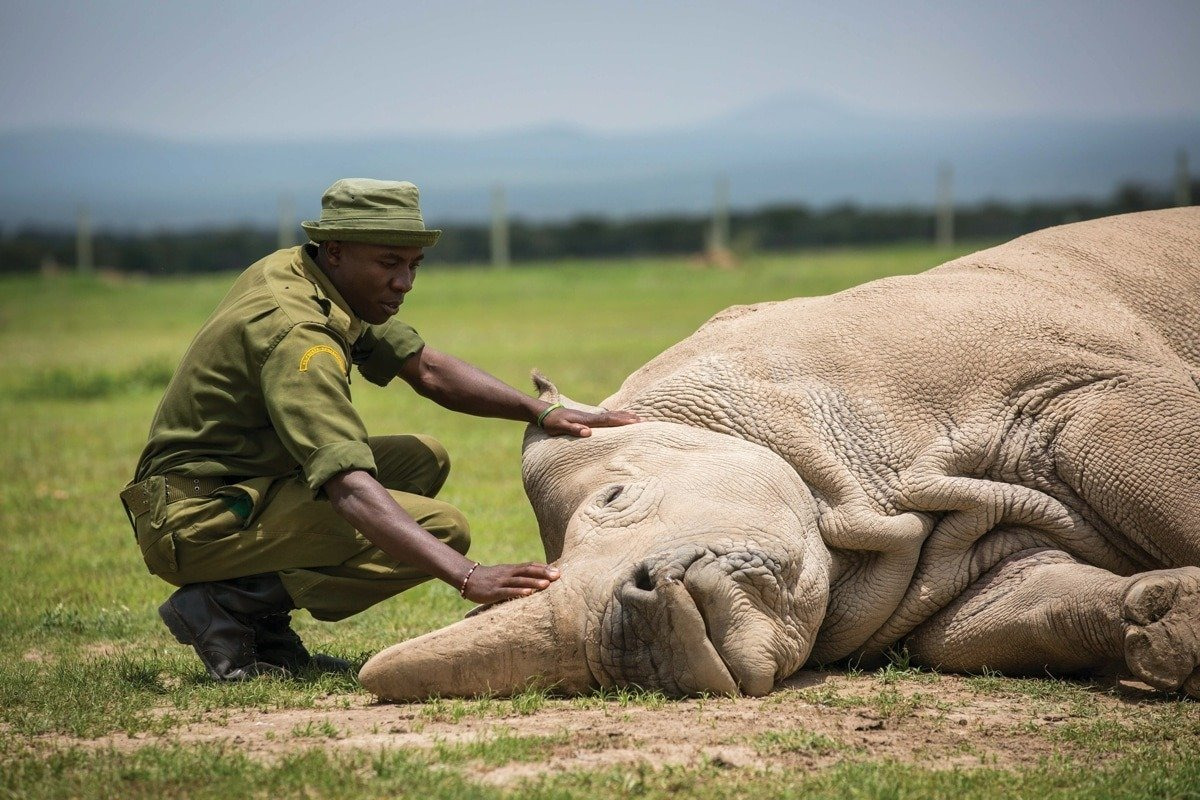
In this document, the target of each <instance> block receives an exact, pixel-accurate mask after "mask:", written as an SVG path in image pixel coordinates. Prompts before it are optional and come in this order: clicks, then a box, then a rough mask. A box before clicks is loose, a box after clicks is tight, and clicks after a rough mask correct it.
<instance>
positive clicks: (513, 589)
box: [323, 470, 559, 603]
mask: <svg viewBox="0 0 1200 800" xmlns="http://www.w3.org/2000/svg"><path fill="white" fill-rule="evenodd" d="M323 488H324V490H325V495H326V497H328V498H329V502H330V503H332V504H333V508H334V510H335V511H337V513H338V514H340V515H341V516H342V517H343V518H344V519H345V520H346V521H347V522H349V523H350V524H351V525H353V526H354V527H355V529H356V530H358V531H359V532H360V533H362V535H363V536H365V537H366V538H367V540H368V541H370V542H371V544H373V545H375V546H376V547H378V548H379V549H380V550H382V551H383V552H385V553H387V554H388V555H389V556H391V557H392V558H394V559H396V560H397V561H401V562H403V563H405V564H408V565H410V566H413V567H416V568H417V569H419V570H421V571H422V572H426V573H428V574H429V575H432V576H433V577H435V578H438V579H440V580H443V581H445V582H446V583H448V584H450V585H451V586H453V587H454V588H455V589H456V590H457V589H461V588H462V587H463V580H464V579H465V578H466V576H467V574H468V573H470V576H471V577H470V580H468V581H467V584H466V593H465V597H466V598H467V599H468V600H473V601H474V602H476V603H495V602H498V601H501V600H512V599H513V598H516V597H524V596H526V595H530V594H533V593H534V592H536V591H540V590H542V589H545V588H546V587H547V586H549V585H550V582H551V581H554V580H557V579H558V575H559V573H558V570H556V569H554V568H553V567H548V566H546V565H545V564H534V563H528V564H498V565H496V566H494V567H487V566H483V565H482V564H480V565H479V566H478V567H475V570H474V572H471V569H472V567H473V566H474V564H475V562H474V561H471V560H470V559H468V558H466V557H465V556H463V555H461V554H460V553H459V552H458V551H457V550H455V549H454V548H452V547H450V546H449V545H447V544H445V543H444V542H442V541H441V540H439V539H437V538H436V537H434V536H431V535H430V534H429V532H428V531H426V530H424V529H423V528H422V527H421V526H420V525H418V524H417V521H416V520H414V519H413V518H412V517H411V516H409V514H408V512H407V511H405V510H404V509H403V508H402V507H401V506H400V504H399V503H397V502H396V501H395V499H394V498H393V497H392V496H391V495H390V494H389V493H388V491H387V489H385V488H384V487H383V485H382V484H380V483H379V481H377V480H375V478H373V477H372V476H371V473H369V472H366V471H364V470H349V471H347V472H342V473H339V474H337V475H334V476H333V477H332V478H330V479H329V480H328V481H326V482H325V485H324V487H323Z"/></svg>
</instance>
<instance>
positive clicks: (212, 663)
mask: <svg viewBox="0 0 1200 800" xmlns="http://www.w3.org/2000/svg"><path fill="white" fill-rule="evenodd" d="M293 607H294V606H293V604H292V598H291V597H289V596H288V593H287V590H285V589H284V588H283V584H282V583H281V582H280V580H279V576H278V575H275V574H273V573H272V574H267V575H251V576H249V577H245V578H236V579H234V580H229V581H217V582H213V583H192V584H188V585H187V586H184V587H183V588H181V589H179V590H178V591H177V592H175V594H173V595H171V596H170V597H169V598H168V599H167V601H166V602H165V603H163V604H162V605H161V606H159V608H158V614H159V616H160V617H162V620H163V622H165V623H166V625H167V628H168V629H169V630H170V631H171V633H172V634H174V636H175V638H176V640H178V641H179V642H180V643H181V644H188V645H191V646H192V647H193V648H195V650H196V655H198V656H200V660H201V661H202V662H203V663H204V666H205V668H206V669H207V670H208V674H209V675H211V676H212V677H213V678H215V679H217V680H221V681H240V680H246V679H247V678H253V677H255V676H257V675H264V674H276V675H283V674H286V671H285V670H284V669H282V668H281V667H280V665H277V664H273V663H271V662H268V661H266V660H265V659H263V658H262V657H261V656H260V655H259V653H258V647H257V643H256V641H255V628H254V624H253V620H254V619H256V618H259V617H262V616H265V615H267V614H272V613H278V612H280V611H284V612H285V613H286V610H287V609H290V608H293Z"/></svg>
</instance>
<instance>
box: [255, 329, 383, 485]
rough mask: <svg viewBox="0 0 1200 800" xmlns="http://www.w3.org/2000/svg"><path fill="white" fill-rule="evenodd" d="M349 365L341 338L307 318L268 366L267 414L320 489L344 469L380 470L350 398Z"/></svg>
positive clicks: (265, 385)
mask: <svg viewBox="0 0 1200 800" xmlns="http://www.w3.org/2000/svg"><path fill="white" fill-rule="evenodd" d="M349 366H350V365H349V364H348V363H347V361H346V352H345V349H344V345H343V344H342V341H341V339H340V338H338V337H337V336H335V335H334V334H333V332H332V331H330V330H329V329H328V328H326V327H324V326H322V325H319V324H315V323H302V324H300V325H297V326H296V327H294V328H292V330H291V331H289V332H288V334H287V335H286V336H284V337H283V339H282V340H281V341H280V342H279V344H277V345H276V346H275V349H274V350H273V351H272V352H271V354H270V355H269V356H268V357H267V361H266V363H265V364H264V365H263V368H262V392H263V398H264V401H265V403H266V407H267V416H268V417H269V418H270V420H271V424H272V425H273V426H274V428H275V432H276V433H277V434H278V435H279V438H280V440H281V441H282V442H283V446H284V447H285V448H287V451H288V452H289V453H291V455H292V457H293V458H295V459H296V461H297V462H298V463H299V464H300V469H301V471H302V472H303V474H304V480H305V482H306V483H307V484H308V486H309V487H310V488H311V489H312V490H313V491H314V492H317V491H319V490H320V488H321V487H322V486H324V485H325V482H326V481H327V480H329V479H330V478H332V477H333V476H334V475H337V474H338V473H339V472H345V471H347V470H352V469H362V470H366V471H367V472H370V473H371V474H372V475H374V474H376V469H375V457H374V455H373V454H372V453H371V447H370V445H369V444H367V429H366V427H365V426H364V425H363V422H362V418H361V417H359V416H358V412H357V411H356V410H355V408H354V406H353V405H351V403H350V376H349Z"/></svg>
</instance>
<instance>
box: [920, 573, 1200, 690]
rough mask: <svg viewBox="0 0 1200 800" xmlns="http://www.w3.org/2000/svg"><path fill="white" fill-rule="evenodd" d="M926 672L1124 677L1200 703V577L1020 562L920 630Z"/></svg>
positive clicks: (990, 577) (983, 580)
mask: <svg viewBox="0 0 1200 800" xmlns="http://www.w3.org/2000/svg"><path fill="white" fill-rule="evenodd" d="M905 644H906V646H907V647H908V649H909V652H910V653H911V654H912V656H913V658H914V659H915V660H916V661H917V662H918V663H920V664H923V665H926V666H930V667H936V668H939V669H945V670H955V671H962V672H977V671H980V670H983V669H985V668H987V669H994V670H998V671H1000V672H1003V673H1006V674H1010V675H1019V674H1045V673H1050V674H1070V673H1074V672H1081V671H1085V670H1092V669H1099V668H1107V667H1113V666H1116V667H1124V668H1126V669H1128V670H1129V671H1130V672H1131V673H1133V675H1134V676H1136V677H1137V678H1138V679H1139V680H1142V681H1145V682H1146V683H1148V684H1150V685H1151V686H1154V687H1155V688H1157V689H1162V690H1165V691H1175V690H1180V689H1181V690H1183V691H1185V692H1186V693H1187V694H1189V695H1191V696H1193V697H1200V669H1197V667H1198V666H1200V569H1198V568H1196V567H1184V568H1180V569H1167V570H1157V571H1154V572H1143V573H1140V574H1138V575H1134V576H1132V577H1122V576H1120V575H1114V574H1113V573H1111V572H1107V571H1105V570H1102V569H1098V568H1096V567H1092V566H1088V565H1086V564H1081V563H1079V562H1078V561H1076V560H1074V559H1073V558H1071V556H1069V555H1067V554H1066V553H1063V552H1061V551H1057V550H1037V551H1026V552H1023V553H1018V554H1016V555H1013V556H1010V557H1009V558H1007V559H1005V560H1004V561H1002V562H1001V563H1000V564H998V565H997V566H996V567H995V568H993V569H992V570H991V571H989V572H988V573H986V574H984V575H983V576H982V577H981V578H980V579H979V580H977V581H976V582H975V583H974V584H973V585H972V586H970V587H969V588H968V589H967V590H966V591H965V592H964V593H963V594H962V596H961V597H959V598H958V599H957V600H956V601H955V602H954V603H952V604H951V605H949V606H948V607H946V608H945V609H943V610H942V611H941V612H939V613H938V614H937V615H936V616H934V617H933V618H932V619H930V620H929V621H928V622H926V623H924V624H923V625H921V626H920V627H918V628H917V629H916V630H915V631H914V632H913V634H912V635H911V636H910V637H909V638H908V639H907V641H906V643H905Z"/></svg>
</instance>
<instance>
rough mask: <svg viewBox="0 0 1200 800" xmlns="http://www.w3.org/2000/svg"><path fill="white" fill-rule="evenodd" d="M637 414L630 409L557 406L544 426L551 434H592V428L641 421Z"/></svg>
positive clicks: (613, 426)
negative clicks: (598, 411) (599, 410)
mask: <svg viewBox="0 0 1200 800" xmlns="http://www.w3.org/2000/svg"><path fill="white" fill-rule="evenodd" d="M641 421H642V420H641V418H640V417H638V415H637V414H633V413H631V412H629V411H601V412H600V413H599V414H593V413H591V412H589V411H576V410H575V409H573V408H556V409H554V410H553V411H551V412H550V413H549V414H547V415H546V419H545V420H543V421H542V428H543V429H544V430H545V431H546V433H548V434H550V435H551V436H562V435H563V434H566V435H569V436H591V435H592V428H616V427H618V426H620V425H632V424H634V423H635V422H641Z"/></svg>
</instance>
